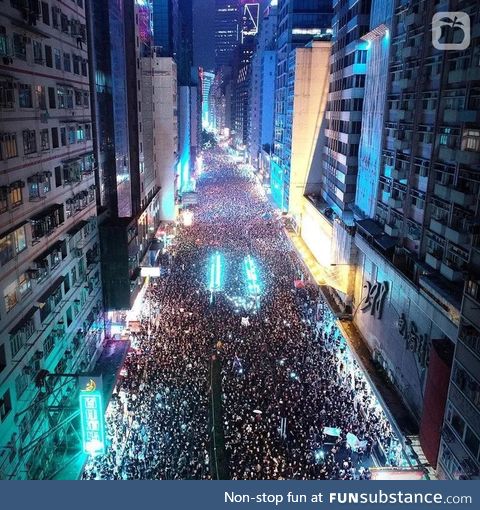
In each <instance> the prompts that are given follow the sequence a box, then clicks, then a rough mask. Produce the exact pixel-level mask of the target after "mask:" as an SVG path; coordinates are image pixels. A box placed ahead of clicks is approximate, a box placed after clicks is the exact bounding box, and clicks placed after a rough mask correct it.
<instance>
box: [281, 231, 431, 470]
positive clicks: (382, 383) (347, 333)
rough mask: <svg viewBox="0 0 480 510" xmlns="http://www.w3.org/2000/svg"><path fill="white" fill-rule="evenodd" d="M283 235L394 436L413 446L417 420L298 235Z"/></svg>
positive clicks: (416, 433) (416, 432) (290, 233)
mask: <svg viewBox="0 0 480 510" xmlns="http://www.w3.org/2000/svg"><path fill="white" fill-rule="evenodd" d="M286 233H287V235H288V237H289V239H290V240H291V242H292V245H293V248H294V249H295V251H296V253H297V255H298V256H299V257H300V260H301V262H303V265H304V266H305V269H306V270H307V271H308V272H309V273H310V275H311V277H312V279H313V281H314V282H315V283H317V284H318V286H319V289H320V292H321V294H322V296H323V298H324V299H325V301H326V303H327V304H328V306H329V308H330V309H331V310H332V312H333V313H334V314H335V315H336V317H337V325H338V327H339V329H340V331H341V332H342V334H343V336H344V337H345V339H346V340H347V342H348V344H349V346H350V348H351V351H352V354H353V355H354V356H355V358H356V360H357V362H358V363H359V365H360V366H361V367H362V369H363V371H364V373H365V376H366V377H367V380H369V382H370V384H371V386H372V389H374V391H375V393H376V395H377V398H378V399H379V401H380V402H381V404H382V406H383V408H384V409H385V412H386V414H387V416H388V417H389V419H390V420H391V422H392V424H393V425H394V427H395V428H396V429H397V433H399V435H401V436H403V437H405V438H407V439H408V442H413V443H415V442H416V436H417V435H418V432H419V431H418V425H417V423H416V420H415V419H414V418H413V416H412V415H411V413H410V411H409V410H408V409H407V407H406V406H405V404H404V403H403V401H402V399H401V396H400V394H399V393H398V391H397V389H396V388H395V386H394V385H393V384H392V383H391V382H390V381H389V380H388V379H387V378H386V377H384V376H383V374H382V373H381V372H379V371H378V370H377V368H376V367H375V364H374V362H373V360H372V357H371V354H370V350H369V349H368V346H367V344H366V343H365V340H364V339H363V337H362V335H361V333H360V331H359V330H358V329H357V327H356V326H355V324H354V323H353V322H351V321H349V320H343V319H342V315H343V310H342V309H341V308H340V306H339V305H338V303H337V300H336V299H335V297H334V295H333V292H332V289H331V288H330V286H328V285H327V284H326V282H325V272H324V270H323V268H322V266H321V265H320V264H319V263H318V262H317V261H316V260H315V258H314V256H313V254H312V253H311V252H310V250H309V249H308V247H307V246H306V245H305V243H304V241H303V240H302V239H301V237H300V236H298V235H296V234H294V233H292V232H288V231H286ZM412 436H413V437H412ZM416 453H417V452H416ZM419 461H420V462H421V463H422V459H421V458H419Z"/></svg>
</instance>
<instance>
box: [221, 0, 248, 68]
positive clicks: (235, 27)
mask: <svg viewBox="0 0 480 510" xmlns="http://www.w3.org/2000/svg"><path fill="white" fill-rule="evenodd" d="M241 16H242V14H241V8H240V4H239V1H238V0H215V66H216V67H217V68H218V67H221V66H231V65H232V63H233V57H234V54H235V50H236V49H237V47H238V45H239V43H240V29H241Z"/></svg>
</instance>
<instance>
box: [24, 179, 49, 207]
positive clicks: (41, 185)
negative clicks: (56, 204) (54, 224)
mask: <svg viewBox="0 0 480 510" xmlns="http://www.w3.org/2000/svg"><path fill="white" fill-rule="evenodd" d="M27 182H28V196H29V200H30V201H31V202H35V201H37V200H40V199H41V198H43V197H45V195H46V194H47V193H48V192H49V191H50V189H51V188H50V172H41V173H37V174H35V175H32V176H31V177H29V178H28V179H27Z"/></svg>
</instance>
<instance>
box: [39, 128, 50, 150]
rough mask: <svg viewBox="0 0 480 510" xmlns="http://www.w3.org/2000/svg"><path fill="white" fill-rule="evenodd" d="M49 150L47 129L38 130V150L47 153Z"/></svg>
mask: <svg viewBox="0 0 480 510" xmlns="http://www.w3.org/2000/svg"><path fill="white" fill-rule="evenodd" d="M49 149H50V140H49V138H48V129H41V130H40V150H42V151H48V150H49Z"/></svg>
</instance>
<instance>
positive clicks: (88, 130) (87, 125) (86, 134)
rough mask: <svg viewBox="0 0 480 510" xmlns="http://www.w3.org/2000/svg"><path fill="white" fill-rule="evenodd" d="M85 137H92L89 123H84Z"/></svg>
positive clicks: (87, 138) (89, 138) (88, 138)
mask: <svg viewBox="0 0 480 510" xmlns="http://www.w3.org/2000/svg"><path fill="white" fill-rule="evenodd" d="M85 139H86V140H91V139H92V126H91V125H90V124H85Z"/></svg>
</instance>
